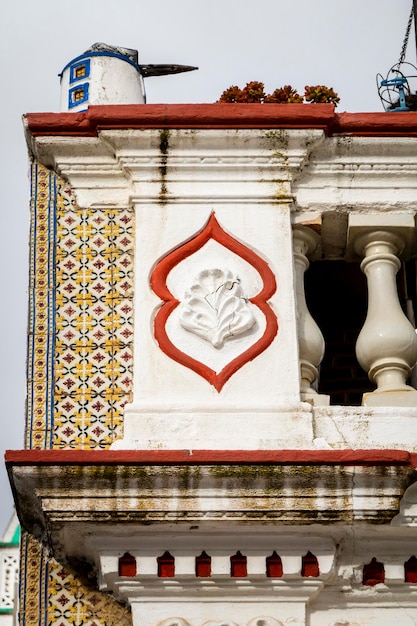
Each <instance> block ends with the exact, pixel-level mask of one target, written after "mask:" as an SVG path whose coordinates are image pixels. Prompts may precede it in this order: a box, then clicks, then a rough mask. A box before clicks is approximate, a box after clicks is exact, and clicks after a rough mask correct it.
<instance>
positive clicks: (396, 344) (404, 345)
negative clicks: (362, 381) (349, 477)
mask: <svg viewBox="0 0 417 626" xmlns="http://www.w3.org/2000/svg"><path fill="white" fill-rule="evenodd" d="M397 231H398V229H397ZM405 241H406V240H405V237H404V236H402V233H401V232H395V229H389V228H384V229H381V230H379V229H373V230H368V231H366V232H362V233H361V234H359V235H358V236H357V237H356V238H355V240H354V248H355V251H356V252H357V253H358V254H360V255H362V256H364V259H363V261H362V263H361V269H362V271H363V272H364V274H365V275H366V278H367V282H368V312H367V316H366V320H365V324H364V326H363V328H362V330H361V332H360V334H359V337H358V340H357V344H356V356H357V358H358V361H359V363H360V365H361V367H362V368H363V369H364V370H365V371H367V372H368V376H369V378H370V380H371V381H372V382H374V383H375V384H376V385H377V389H376V390H375V391H374V392H372V393H369V394H365V395H364V397H363V401H362V404H364V405H367V406H417V391H416V390H415V389H413V388H412V387H410V386H409V385H407V384H406V381H407V379H408V378H409V376H410V373H411V369H412V367H413V366H414V364H415V362H416V360H417V336H416V333H415V330H414V328H413V326H412V325H411V324H410V322H409V321H408V319H407V318H406V316H405V315H404V313H403V310H402V308H401V305H400V302H399V299H398V293H397V285H396V279H395V276H396V273H397V272H398V269H399V268H400V265H401V264H400V261H399V259H398V256H399V255H400V254H401V252H402V251H403V249H404V245H405Z"/></svg>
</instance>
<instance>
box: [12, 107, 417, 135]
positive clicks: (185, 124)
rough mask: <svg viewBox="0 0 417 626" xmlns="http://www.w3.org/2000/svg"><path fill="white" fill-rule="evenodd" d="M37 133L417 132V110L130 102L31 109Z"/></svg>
mask: <svg viewBox="0 0 417 626" xmlns="http://www.w3.org/2000/svg"><path fill="white" fill-rule="evenodd" d="M24 120H25V124H26V126H27V130H28V132H29V134H31V135H32V136H34V137H38V136H48V135H55V136H56V135H62V136H85V137H95V136H96V135H97V133H98V132H99V131H100V130H106V129H107V130H108V129H127V128H135V129H144V128H170V129H177V128H188V129H192V128H200V129H215V128H224V129H227V128H231V129H240V128H259V129H262V128H264V129H279V128H287V129H289V128H298V129H302V128H315V129H321V130H324V131H325V132H326V134H328V135H332V134H349V135H366V136H412V137H414V136H417V112H401V113H340V114H338V113H335V110H334V106H333V105H332V104H265V105H264V104H217V103H216V104H132V105H130V104H126V105H102V106H90V107H89V109H88V111H86V112H85V113H28V114H27V115H26V116H25V117H24Z"/></svg>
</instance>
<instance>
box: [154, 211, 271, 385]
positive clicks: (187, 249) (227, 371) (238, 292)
mask: <svg viewBox="0 0 417 626" xmlns="http://www.w3.org/2000/svg"><path fill="white" fill-rule="evenodd" d="M210 241H214V242H217V245H220V246H221V247H223V248H225V249H226V250H227V251H229V253H230V254H231V255H237V256H238V257H240V260H242V259H243V261H244V262H246V263H247V264H249V265H250V266H251V269H252V271H255V272H256V274H257V276H258V277H259V282H260V285H261V287H260V289H259V290H258V292H257V293H256V294H254V295H251V296H250V297H248V298H246V297H245V296H244V292H243V290H242V287H241V285H240V280H239V278H238V276H237V274H236V272H234V271H232V270H229V269H217V268H216V269H205V270H202V271H200V272H198V274H197V278H196V279H195V280H194V282H193V283H192V284H191V285H190V286H188V288H186V291H185V294H184V296H183V297H182V299H181V300H180V299H179V298H177V297H175V296H174V295H173V294H172V293H171V291H170V289H169V288H168V284H167V283H168V277H169V274H170V272H171V271H172V270H174V268H176V266H178V265H179V264H180V263H181V262H183V261H184V260H186V259H188V258H191V257H192V256H193V255H195V254H196V253H198V252H199V251H200V250H201V249H202V248H203V247H204V246H205V245H206V244H207V243H208V242H210ZM222 265H223V264H222ZM150 284H151V288H152V290H153V291H154V293H155V294H156V295H157V296H158V297H159V298H160V299H161V300H162V301H163V304H162V306H161V308H160V309H159V311H158V312H157V314H156V316H155V320H154V334H155V339H156V341H157V343H158V345H159V347H160V348H161V350H162V351H163V352H164V353H165V354H166V355H167V356H169V357H170V358H172V359H173V360H175V361H177V362H178V363H181V364H182V365H184V366H185V367H188V368H190V369H192V370H193V371H194V372H196V373H197V374H199V375H200V376H202V377H203V378H205V379H206V380H207V381H208V382H209V383H210V384H211V385H213V387H214V388H215V389H216V390H217V391H218V392H220V391H221V389H222V387H223V386H224V384H225V383H226V381H227V380H228V379H229V378H230V377H231V376H232V375H233V374H234V373H235V372H236V371H237V370H238V369H240V368H241V367H242V366H243V365H245V364H246V363H248V362H249V361H251V360H253V359H254V358H255V357H257V356H258V355H259V354H260V353H261V352H263V351H264V350H265V349H266V348H267V347H268V346H269V345H270V344H271V343H272V341H273V339H274V338H275V336H276V334H277V332H278V321H277V317H276V315H275V313H274V311H273V310H272V309H271V307H270V306H269V304H268V299H269V298H270V297H271V296H272V295H273V294H274V293H275V291H276V281H275V276H274V274H273V273H272V271H271V269H270V267H269V265H268V264H267V263H266V261H264V260H263V259H261V258H260V257H259V256H258V255H257V254H256V253H255V252H254V251H253V250H251V249H250V248H248V247H247V246H245V245H244V244H242V243H240V242H239V241H237V240H236V239H234V238H233V237H232V236H231V235H229V234H228V233H226V232H225V231H224V230H223V228H222V227H221V226H220V224H219V223H218V221H217V219H216V217H215V215H214V213H212V214H211V216H210V218H209V220H208V222H207V223H206V225H205V226H204V227H203V228H202V230H201V231H200V232H198V233H197V234H196V235H195V236H194V237H193V238H191V239H190V240H188V241H187V242H185V243H184V244H182V245H180V246H179V247H178V248H176V249H175V250H173V251H172V252H170V253H168V254H167V255H166V256H165V257H163V258H162V259H161V260H160V261H159V262H158V264H157V265H156V267H155V269H154V271H153V272H152V275H151V279H150ZM186 287H187V286H186ZM177 307H180V308H179V310H178V311H177V312H176V313H179V317H178V326H180V327H182V329H186V330H187V331H191V333H193V334H196V335H198V336H199V337H201V338H203V339H204V340H205V342H207V341H208V342H210V343H211V346H212V350H213V351H214V352H217V353H218V352H219V351H221V350H223V349H224V348H225V346H224V344H225V341H226V340H227V342H228V343H229V341H230V340H231V339H232V338H233V339H235V338H236V337H238V338H239V339H242V337H245V335H246V338H247V335H248V334H249V335H250V334H251V333H252V334H253V340H252V343H251V344H250V345H249V347H248V343H246V344H245V343H242V346H243V347H242V351H241V352H240V353H238V354H237V355H235V354H232V356H231V358H230V360H228V361H227V363H226V364H224V365H222V366H221V368H220V369H219V370H218V371H216V369H215V368H213V367H212V366H210V364H208V363H207V362H203V360H204V359H203V360H201V361H200V360H199V359H197V358H196V357H195V355H191V354H190V353H187V352H186V351H185V350H184V348H183V346H182V345H181V346H179V345H178V342H177V341H176V340H175V339H173V337H172V335H170V333H169V331H168V329H167V326H168V325H169V323H170V320H169V318H170V316H171V315H172V314H174V312H175V310H176V309H177ZM257 317H258V318H260V319H262V327H261V328H260V326H259V325H258V323H257V321H256V319H257ZM256 329H257V333H256V332H255V330H256ZM236 343H237V342H236ZM238 349H239V348H237V350H238Z"/></svg>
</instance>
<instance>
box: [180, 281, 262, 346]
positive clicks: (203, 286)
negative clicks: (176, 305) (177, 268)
mask: <svg viewBox="0 0 417 626" xmlns="http://www.w3.org/2000/svg"><path fill="white" fill-rule="evenodd" d="M180 322H181V325H182V326H183V328H185V329H186V330H189V331H190V332H192V333H195V334H196V335H199V336H200V337H202V338H203V339H206V340H207V341H209V342H210V343H211V344H212V345H213V346H214V347H215V348H222V347H223V345H224V342H225V341H226V340H230V339H233V338H234V337H237V336H239V335H241V334H242V333H244V332H246V331H247V330H250V329H251V328H252V327H253V325H254V324H255V323H256V319H255V316H254V315H253V313H252V311H251V309H250V308H249V304H248V301H247V298H245V297H244V295H243V293H242V287H241V286H240V279H239V277H238V276H237V275H235V274H233V273H232V272H231V271H230V270H221V269H209V270H203V271H202V272H200V273H199V275H198V276H197V278H196V279H195V281H194V283H193V284H192V286H191V287H190V289H189V290H188V291H186V292H185V297H184V302H183V303H182V304H181V314H180Z"/></svg>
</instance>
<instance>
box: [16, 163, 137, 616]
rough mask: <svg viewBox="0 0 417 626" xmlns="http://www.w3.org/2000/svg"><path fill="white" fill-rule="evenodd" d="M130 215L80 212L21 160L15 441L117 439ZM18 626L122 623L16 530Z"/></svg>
mask: <svg viewBox="0 0 417 626" xmlns="http://www.w3.org/2000/svg"><path fill="white" fill-rule="evenodd" d="M133 224H134V216H133V211H131V210H127V209H120V210H118V209H113V208H112V209H94V210H90V209H88V210H86V209H81V208H79V207H78V206H77V205H76V202H75V199H74V197H73V195H72V192H71V189H70V188H69V186H68V185H67V184H66V183H64V182H63V181H62V180H60V179H59V178H58V177H56V175H55V174H54V173H53V172H51V171H49V170H48V169H46V168H45V167H43V166H42V165H40V164H38V163H36V162H33V163H32V164H31V227H30V271H29V328H28V373H27V378H28V394H27V415H26V430H25V445H26V447H30V448H37V449H44V448H97V449H100V448H108V447H109V445H110V444H111V443H112V442H113V441H114V440H115V439H117V438H119V437H121V436H122V429H123V408H124V406H125V404H126V403H127V402H128V401H129V400H130V395H131V390H132V368H133V350H132V347H133V346H132V342H133V249H134V245H133ZM20 572H21V574H20V576H21V578H20V581H21V582H20V584H21V593H20V618H19V619H20V621H19V623H20V624H21V625H22V626H35V625H36V626H40V625H42V626H67V625H69V624H71V625H72V626H74V625H75V626H113V625H114V626H116V625H117V626H130V625H131V623H132V621H131V616H130V613H129V612H128V610H127V609H126V608H124V607H122V606H120V605H118V604H117V602H115V601H114V600H113V599H112V598H110V597H108V596H106V595H104V594H101V593H99V592H98V591H96V590H94V589H92V588H91V589H90V587H89V586H88V585H87V586H86V585H84V583H83V582H82V581H81V580H80V579H79V578H78V576H77V575H76V574H74V573H71V572H69V570H67V569H65V567H63V566H62V565H60V564H59V563H57V562H56V561H54V560H53V559H50V558H48V557H47V555H46V552H45V550H44V549H43V548H42V546H41V545H40V544H39V543H38V542H37V541H36V540H35V539H34V538H33V537H31V536H29V535H27V534H24V535H23V537H22V548H21V569H20Z"/></svg>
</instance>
